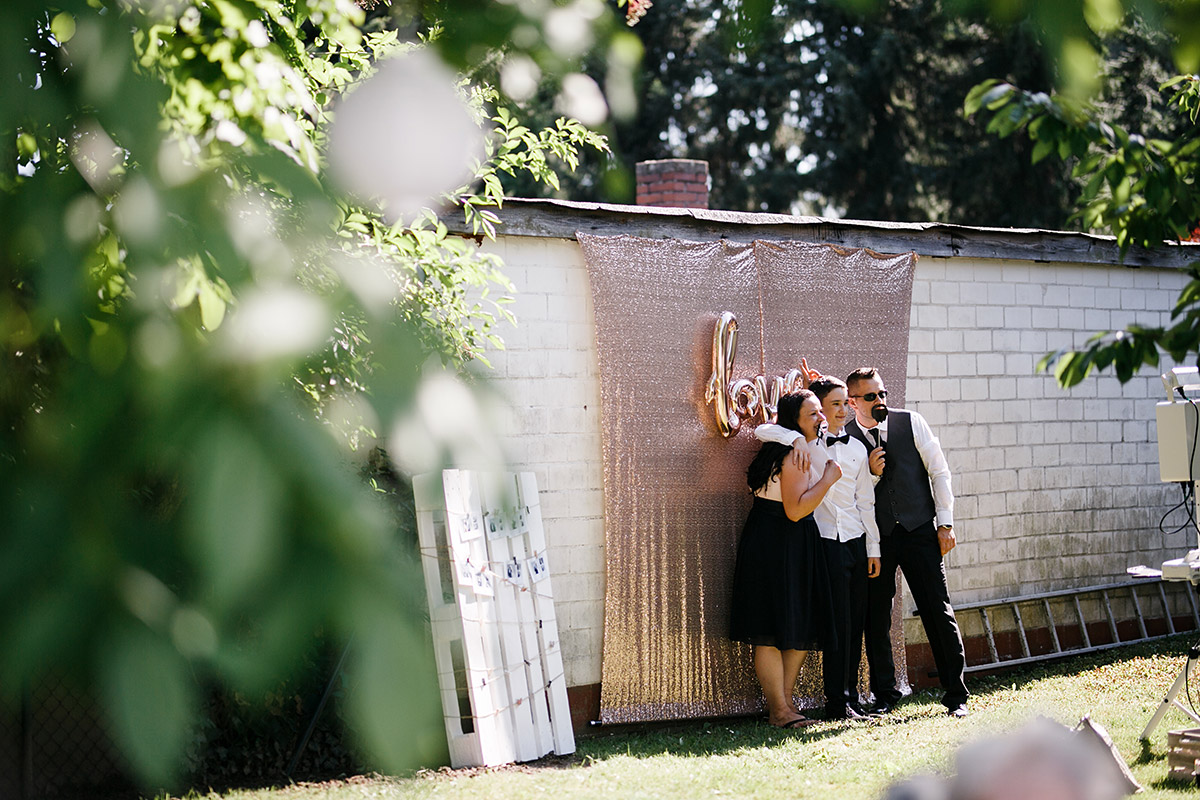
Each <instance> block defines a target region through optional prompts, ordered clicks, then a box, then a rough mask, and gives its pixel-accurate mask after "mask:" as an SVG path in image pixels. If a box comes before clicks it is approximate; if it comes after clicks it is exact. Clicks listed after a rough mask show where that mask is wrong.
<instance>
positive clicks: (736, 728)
mask: <svg viewBox="0 0 1200 800" xmlns="http://www.w3.org/2000/svg"><path fill="white" fill-rule="evenodd" d="M1195 638H1196V636H1195V634H1192V635H1182V636H1177V637H1173V638H1171V639H1167V640H1160V641H1158V642H1154V643H1148V644H1143V645H1136V646H1130V647H1125V648H1118V649H1116V650H1110V651H1107V652H1105V653H1101V654H1095V655H1090V656H1077V657H1074V658H1070V659H1065V660H1061V661H1058V662H1054V663H1049V664H1045V665H1041V666H1034V667H1026V668H1024V669H1022V670H1020V671H1012V672H1008V673H1004V674H1002V675H997V676H994V677H987V678H984V677H972V676H968V685H969V686H970V687H971V688H972V691H973V692H974V696H973V697H972V699H971V708H972V711H973V713H972V715H971V716H970V717H967V718H966V719H962V720H956V719H951V718H948V717H947V716H945V713H944V709H943V707H942V706H941V704H940V703H938V702H937V696H938V695H937V693H934V692H921V693H918V694H917V695H915V696H914V697H912V698H910V699H909V700H908V701H907V702H905V703H903V704H901V705H900V707H899V708H897V709H896V711H895V712H893V713H892V714H890V715H888V716H887V717H884V718H881V719H880V720H877V721H870V722H857V723H854V722H828V723H821V724H820V725H815V726H812V727H810V728H807V729H805V730H803V731H801V732H794V733H793V732H781V731H779V730H777V729H774V728H771V727H769V726H767V725H766V723H765V722H763V721H761V720H753V719H736V720H706V721H688V722H679V723H672V724H659V725H654V726H641V727H636V728H632V727H630V728H622V729H618V730H610V729H606V728H600V729H598V730H597V731H596V733H595V735H590V736H586V737H581V738H580V739H579V740H578V752H577V753H576V754H575V755H574V756H572V757H569V758H562V757H551V758H549V759H544V760H543V761H540V762H534V763H532V764H524V765H515V766H512V767H502V768H494V769H472V770H457V771H456V770H435V771H422V772H418V773H416V774H413V775H408V776H401V777H381V776H372V777H359V778H354V779H350V780H347V781H335V782H328V783H322V784H312V785H298V786H290V787H285V788H280V789H271V790H266V789H264V790H255V791H234V792H229V793H226V794H216V793H211V794H196V793H193V795H191V796H192V797H203V798H207V799H208V800H215V799H216V798H221V800H318V799H320V800H351V798H364V797H372V798H414V800H418V799H419V800H424V799H425V798H450V799H451V800H460V799H461V800H467V799H468V798H478V800H495V798H509V797H520V798H550V799H551V800H584V798H613V797H622V798H654V799H655V800H658V799H659V798H667V799H670V798H680V799H685V800H698V799H699V798H703V797H723V798H725V797H746V798H750V797H752V798H761V799H763V800H770V799H772V798H779V800H803V799H804V798H822V800H828V799H829V798H834V800H852V799H853V798H876V797H878V796H879V795H880V794H881V793H882V792H883V791H884V790H885V789H886V788H887V787H888V786H889V785H890V784H892V783H893V782H895V781H897V780H899V779H901V778H905V777H907V776H910V775H912V774H914V773H920V772H940V773H946V772H948V771H950V770H952V769H953V759H954V753H955V751H956V749H957V748H958V747H959V746H960V745H961V744H963V743H964V742H967V741H970V740H973V739H977V738H980V737H983V736H987V735H991V734H997V733H1002V732H1004V731H1009V730H1013V729H1015V728H1019V727H1020V726H1021V725H1023V724H1024V723H1026V722H1028V721H1029V720H1030V719H1031V718H1033V717H1036V716H1038V715H1042V716H1046V717H1049V718H1051V719H1054V720H1057V721H1059V722H1062V723H1065V724H1068V725H1074V724H1075V723H1076V722H1078V721H1079V719H1080V718H1081V717H1082V716H1084V715H1085V714H1086V715H1090V716H1091V717H1092V719H1094V720H1096V721H1097V722H1099V723H1100V724H1102V725H1104V726H1105V727H1106V728H1107V729H1108V730H1109V732H1110V734H1111V735H1112V737H1113V739H1114V740H1115V742H1116V745H1117V747H1118V749H1119V750H1120V751H1121V753H1122V755H1123V756H1124V757H1125V760H1126V763H1128V764H1129V765H1130V768H1131V769H1132V771H1133V773H1134V775H1135V776H1136V777H1137V779H1138V780H1139V781H1140V782H1141V783H1142V785H1143V786H1144V787H1145V791H1144V792H1143V793H1142V794H1141V795H1139V797H1141V798H1146V799H1147V800H1153V798H1178V797H1183V796H1185V795H1195V794H1197V793H1198V791H1197V789H1195V788H1194V787H1191V786H1188V785H1187V784H1183V783H1178V782H1174V781H1169V780H1167V777H1166V775H1167V759H1166V751H1167V731H1168V730H1175V729H1179V728H1186V727H1200V726H1197V725H1194V724H1193V723H1191V722H1190V720H1188V718H1187V717H1186V716H1185V715H1184V714H1183V713H1182V712H1180V711H1178V710H1177V709H1172V710H1171V711H1170V712H1169V713H1168V714H1167V716H1166V717H1165V718H1164V720H1163V722H1162V723H1161V724H1160V725H1159V726H1158V728H1157V730H1156V731H1155V732H1154V734H1153V736H1152V737H1151V740H1150V742H1149V743H1148V745H1145V746H1143V744H1142V743H1141V742H1140V740H1139V739H1138V737H1139V735H1140V734H1141V732H1142V730H1143V728H1145V726H1146V723H1147V722H1149V720H1150V717H1151V715H1152V714H1153V713H1154V711H1155V709H1156V708H1157V707H1158V704H1159V703H1160V702H1161V701H1162V698H1163V696H1164V694H1165V693H1166V691H1167V690H1168V689H1169V687H1170V685H1171V683H1172V682H1173V681H1174V680H1175V678H1176V676H1177V675H1178V674H1179V671H1180V670H1181V669H1182V667H1183V664H1184V663H1185V661H1186V656H1187V651H1188V648H1189V646H1190V645H1191V644H1192V643H1193V641H1194V640H1195ZM1196 673H1197V674H1196V675H1195V676H1194V677H1195V681H1196V684H1197V685H1196V686H1193V687H1192V696H1193V697H1197V696H1198V695H1200V669H1197V670H1196ZM1180 699H1181V700H1182V701H1183V702H1185V704H1186V702H1187V700H1186V698H1184V697H1183V696H1182V695H1181V697H1180ZM1197 700H1198V702H1200V697H1197Z"/></svg>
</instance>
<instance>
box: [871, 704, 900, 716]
mask: <svg viewBox="0 0 1200 800" xmlns="http://www.w3.org/2000/svg"><path fill="white" fill-rule="evenodd" d="M895 708H896V706H895V704H894V703H889V702H887V701H881V702H879V703H876V704H875V705H873V706H871V712H870V713H871V714H872V715H873V716H876V717H881V716H883V715H884V714H890V713H892V711H893V710H894V709H895Z"/></svg>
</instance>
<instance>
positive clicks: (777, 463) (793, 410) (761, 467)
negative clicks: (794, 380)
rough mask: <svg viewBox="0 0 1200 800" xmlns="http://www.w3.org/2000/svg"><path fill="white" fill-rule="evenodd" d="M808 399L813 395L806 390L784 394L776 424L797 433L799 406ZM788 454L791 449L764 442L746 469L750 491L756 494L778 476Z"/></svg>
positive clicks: (777, 410) (780, 399)
mask: <svg viewBox="0 0 1200 800" xmlns="http://www.w3.org/2000/svg"><path fill="white" fill-rule="evenodd" d="M810 397H815V395H814V394H813V393H812V392H810V391H809V390H808V389H797V390H796V391H794V392H792V393H791V394H785V395H784V396H783V397H781V398H779V405H778V406H777V407H776V415H775V416H776V419H775V421H776V423H777V424H779V425H781V426H783V427H784V428H787V429H788V430H792V431H799V430H800V406H802V405H804V401H805V400H807V399H808V398H810ZM790 452H792V448H790V447H788V446H787V445H786V444H779V443H778V442H764V443H763V446H762V449H761V450H759V451H758V455H756V456H755V457H754V460H753V461H751V462H750V466H749V467H747V468H746V483H748V484H750V491H752V492H757V491H758V490H759V489H761V488H763V487H764V486H766V485H767V484H768V483H770V481H771V478H773V477H775V476H776V475H778V474H779V471H780V470H781V469H783V459H784V458H785V457H786V456H787V454H788V453H790Z"/></svg>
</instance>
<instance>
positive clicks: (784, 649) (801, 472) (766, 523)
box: [730, 389, 841, 728]
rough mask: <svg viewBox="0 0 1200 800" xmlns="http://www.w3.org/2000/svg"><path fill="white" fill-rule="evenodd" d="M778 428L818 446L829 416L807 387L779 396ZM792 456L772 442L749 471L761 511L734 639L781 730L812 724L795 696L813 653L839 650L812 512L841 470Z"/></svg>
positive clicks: (743, 556) (741, 550) (737, 579)
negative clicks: (745, 651) (744, 647)
mask: <svg viewBox="0 0 1200 800" xmlns="http://www.w3.org/2000/svg"><path fill="white" fill-rule="evenodd" d="M777 422H778V424H780V425H782V426H783V427H785V428H790V429H791V430H794V431H799V432H800V433H802V434H803V435H804V438H805V440H806V441H807V442H809V443H811V442H812V441H813V440H814V439H816V438H817V435H818V433H819V432H820V430H821V426H822V425H823V424H824V423H825V417H824V415H822V413H821V403H820V401H818V400H817V398H816V396H815V395H814V394H813V393H812V392H810V391H808V390H806V389H802V390H800V391H797V392H795V393H792V394H787V395H784V396H783V397H781V398H779V405H778V412H777ZM802 447H803V446H802V445H798V446H797V450H799V449H801V448H802ZM792 452H793V451H792V449H791V448H789V447H787V446H786V445H782V444H777V443H774V442H768V443H766V444H764V445H763V446H762V449H761V450H759V452H758V455H757V456H755V458H754V461H752V462H751V463H750V468H749V469H747V470H746V480H747V482H748V483H749V484H750V490H751V491H752V492H754V505H753V506H752V507H751V509H750V516H749V517H748V518H747V520H746V525H745V527H744V528H743V529H742V538H741V540H740V542H739V543H738V553H737V564H736V566H735V568H734V573H733V602H732V624H731V625H730V638H732V639H733V640H734V641H738V642H746V643H748V644H751V645H754V671H755V674H756V675H757V676H758V682H759V684H760V685H761V686H762V690H763V696H764V698H765V699H766V701H767V710H768V721H769V722H770V723H771V724H772V725H775V726H777V727H781V728H799V727H802V726H804V725H808V724H811V723H812V720H809V719H807V718H806V717H804V716H803V715H802V714H800V713H799V712H798V711H797V710H796V706H795V704H794V702H793V698H792V693H793V691H794V690H795V687H796V680H797V678H798V677H799V675H800V667H801V666H802V665H803V664H804V659H805V657H806V656H807V655H808V651H809V650H822V649H824V648H825V647H831V646H833V645H834V644H835V634H834V627H833V617H832V614H831V612H830V592H829V574H828V572H827V570H826V567H825V558H824V556H823V555H822V552H821V549H820V548H821V543H820V534H819V533H818V532H817V524H816V522H814V521H813V518H812V512H813V510H814V509H815V508H816V507H817V506H818V505H819V504H820V502H821V500H822V498H824V497H825V493H826V492H827V491H829V487H831V486H833V484H834V483H836V482H837V480H838V478H840V477H841V468H840V467H838V465H837V462H836V461H834V460H833V459H829V460H828V462H827V463H826V464H825V466H824V468H823V470H822V471H821V473H820V474H819V475H817V474H815V473H813V472H811V471H809V470H807V469H806V468H803V467H802V465H801V464H800V463H799V460H798V459H797V458H794V457H793V456H792Z"/></svg>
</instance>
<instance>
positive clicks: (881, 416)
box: [871, 406, 888, 422]
mask: <svg viewBox="0 0 1200 800" xmlns="http://www.w3.org/2000/svg"><path fill="white" fill-rule="evenodd" d="M887 415H888V407H887V406H874V407H873V408H872V409H871V419H873V420H875V421H876V422H883V421H884V420H885V419H887Z"/></svg>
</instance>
